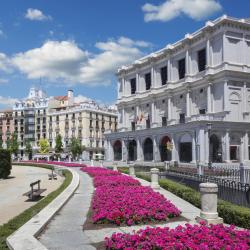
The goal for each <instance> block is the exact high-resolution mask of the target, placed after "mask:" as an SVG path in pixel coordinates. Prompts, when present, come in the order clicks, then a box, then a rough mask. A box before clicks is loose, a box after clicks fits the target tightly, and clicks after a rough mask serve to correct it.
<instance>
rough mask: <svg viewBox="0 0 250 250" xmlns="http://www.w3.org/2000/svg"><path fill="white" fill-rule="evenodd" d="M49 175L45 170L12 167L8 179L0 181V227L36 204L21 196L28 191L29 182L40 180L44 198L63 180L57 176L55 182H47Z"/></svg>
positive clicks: (48, 171)
mask: <svg viewBox="0 0 250 250" xmlns="http://www.w3.org/2000/svg"><path fill="white" fill-rule="evenodd" d="M49 173H51V171H50V170H48V169H45V168H38V167H28V166H12V171H11V176H10V178H9V179H1V180H0V201H1V206H0V225H2V224H4V223H6V222H8V221H9V220H10V219H12V218H13V217H15V216H17V215H19V214H20V213H21V212H23V211H24V210H26V209H27V208H29V207H31V206H33V205H34V204H35V203H37V201H32V202H31V201H27V197H26V196H23V194H24V193H25V192H28V191H29V190H30V183H31V182H34V181H37V180H41V188H46V189H47V190H46V191H45V192H44V193H43V194H42V195H44V196H46V195H48V194H49V193H51V192H52V191H54V190H56V189H57V188H58V187H59V186H60V185H61V183H62V182H63V179H64V178H63V177H60V176H58V178H57V180H48V174H49Z"/></svg>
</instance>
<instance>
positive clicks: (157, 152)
mask: <svg viewBox="0 0 250 250" xmlns="http://www.w3.org/2000/svg"><path fill="white" fill-rule="evenodd" d="M153 153H154V161H155V162H158V161H159V148H158V145H157V137H156V136H154V138H153Z"/></svg>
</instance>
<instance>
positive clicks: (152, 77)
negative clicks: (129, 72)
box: [151, 66, 156, 88]
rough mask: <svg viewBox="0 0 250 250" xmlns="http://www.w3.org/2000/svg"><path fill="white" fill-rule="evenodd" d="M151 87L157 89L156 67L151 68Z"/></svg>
mask: <svg viewBox="0 0 250 250" xmlns="http://www.w3.org/2000/svg"><path fill="white" fill-rule="evenodd" d="M151 87H152V88H155V87H156V82H155V69H154V66H151Z"/></svg>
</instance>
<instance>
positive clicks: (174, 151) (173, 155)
mask: <svg viewBox="0 0 250 250" xmlns="http://www.w3.org/2000/svg"><path fill="white" fill-rule="evenodd" d="M171 138H172V144H173V148H172V151H171V161H172V162H174V161H178V157H177V150H176V138H175V135H174V134H171ZM177 147H178V145H177Z"/></svg>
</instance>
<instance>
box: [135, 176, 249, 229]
mask: <svg viewBox="0 0 250 250" xmlns="http://www.w3.org/2000/svg"><path fill="white" fill-rule="evenodd" d="M136 176H137V177H138V178H141V179H144V180H146V181H149V182H150V177H149V176H147V175H145V174H142V173H136ZM159 184H160V186H161V187H162V188H164V189H166V190H168V191H169V192H171V193H173V194H175V195H177V196H179V197H180V198H182V199H183V200H186V201H188V202H190V203H191V204H193V205H194V206H196V207H198V208H200V204H201V200H200V193H199V192H197V191H196V190H195V189H193V188H190V187H187V186H185V185H182V184H180V183H177V182H175V181H172V180H169V179H160V180H159ZM218 213H219V216H220V217H222V218H223V219H224V222H225V223H228V224H234V225H236V226H238V227H243V228H246V229H250V209H249V208H247V207H241V206H237V205H235V204H232V203H230V202H227V201H224V200H220V199H219V200H218Z"/></svg>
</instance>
